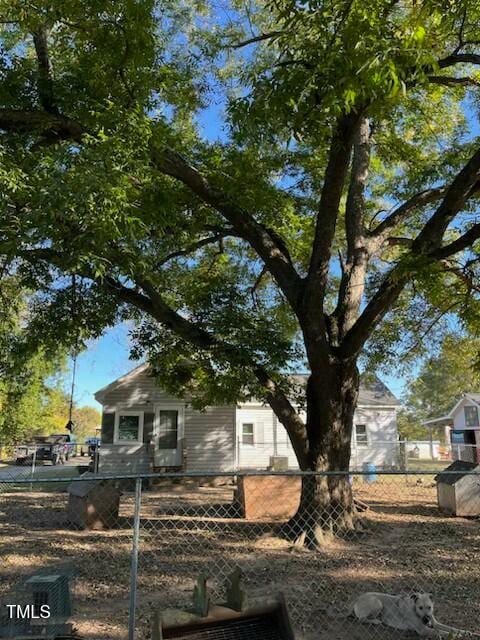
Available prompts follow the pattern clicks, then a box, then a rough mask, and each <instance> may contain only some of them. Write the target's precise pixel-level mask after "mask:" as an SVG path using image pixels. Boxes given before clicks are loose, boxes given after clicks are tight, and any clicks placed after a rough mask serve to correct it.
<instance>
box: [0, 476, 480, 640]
mask: <svg viewBox="0 0 480 640" xmlns="http://www.w3.org/2000/svg"><path fill="white" fill-rule="evenodd" d="M354 490H355V495H356V496H357V497H358V498H361V499H362V500H364V501H366V502H367V503H368V504H369V506H370V509H369V510H368V511H367V512H365V513H364V514H363V517H364V524H365V532H364V533H362V534H359V535H358V536H355V537H354V538H353V539H348V540H331V541H328V542H326V544H325V546H324V547H323V548H322V549H320V550H318V551H306V550H299V549H296V548H292V546H291V545H290V544H289V543H287V542H286V541H285V540H282V539H280V538H279V537H277V536H276V530H277V528H278V523H275V522H265V521H262V520H257V521H245V520H243V519H241V518H239V517H238V513H236V512H235V510H234V509H232V506H231V505H232V500H233V487H231V486H223V487H208V486H205V487H198V486H197V485H195V484H193V483H190V484H172V483H167V482H166V481H163V484H161V485H160V486H156V487H155V488H153V489H149V490H147V491H144V492H143V496H142V510H141V518H142V519H141V540H140V552H139V573H138V617H137V624H138V637H139V638H148V637H149V635H150V632H149V629H150V620H151V616H152V613H153V611H154V610H155V609H156V608H160V609H162V608H166V607H172V606H174V607H188V605H189V602H190V599H191V592H192V589H193V584H194V581H195V579H196V577H197V576H198V574H199V573H200V572H205V573H207V574H208V575H209V576H210V580H209V584H210V586H211V589H212V597H213V598H214V600H216V601H221V600H222V597H223V587H224V581H225V577H226V575H227V574H228V573H229V572H230V571H231V570H232V569H233V568H234V567H235V566H237V565H238V566H240V567H241V568H242V571H243V574H244V582H245V585H246V589H247V591H248V593H249V594H252V595H254V596H258V595H262V594H271V593H273V592H277V591H282V592H283V593H284V594H285V596H286V598H287V601H288V604H289V609H290V613H291V617H292V621H293V623H294V625H295V627H296V628H297V630H298V631H300V632H304V633H305V635H306V637H308V638H317V639H322V640H323V639H325V640H327V639H328V640H347V639H348V640H369V639H370V638H382V639H385V640H393V639H398V638H408V637H411V636H408V635H407V634H403V635H402V634H401V633H396V632H389V631H388V630H386V629H384V628H379V627H370V626H362V625H359V624H358V623H356V622H354V621H350V620H345V619H341V620H335V618H334V617H332V610H334V609H337V608H338V609H340V610H343V608H344V603H346V602H348V601H349V600H350V599H351V598H352V597H354V596H356V595H358V594H360V593H362V592H364V591H373V590H374V591H385V592H389V593H409V592H411V591H414V590H419V591H428V592H431V593H432V594H433V595H434V599H435V602H436V607H437V610H438V611H439V616H438V617H439V618H440V620H441V621H442V622H444V623H446V624H450V625H452V626H455V627H460V628H463V629H468V630H470V631H477V632H478V631H479V629H480V520H478V519H477V520H475V519H471V520H467V519H463V518H450V517H446V516H444V515H442V514H440V513H439V511H438V509H437V506H436V489H435V487H434V486H433V484H432V480H431V478H428V477H426V478H424V479H423V481H422V482H421V484H417V482H416V480H415V479H410V480H409V481H407V480H406V479H405V478H400V477H383V478H381V479H379V480H378V482H375V483H372V484H367V483H365V482H363V481H362V480H358V481H355V483H354ZM272 499H280V498H279V497H276V498H275V497H272ZM66 505H67V495H66V494H65V493H62V492H48V491H44V492H31V493H28V492H15V493H2V494H0V538H1V539H0V544H1V558H2V562H1V564H0V599H1V601H2V602H4V601H5V602H6V601H9V602H12V597H15V595H14V592H13V591H12V590H14V589H17V593H18V589H19V587H20V586H21V584H22V583H23V581H24V580H25V578H26V577H27V576H29V575H31V574H32V573H34V572H35V571H37V570H45V569H55V568H56V567H57V566H58V565H62V567H65V568H66V569H68V570H69V571H71V572H72V595H73V605H74V623H75V626H76V627H77V629H78V630H79V632H80V633H81V634H82V635H83V636H85V637H86V638H92V639H98V640H107V639H109V640H116V639H119V640H120V639H123V638H125V637H126V630H127V624H128V599H129V587H130V551H131V544H132V529H131V525H132V516H133V495H132V494H131V493H125V494H124V495H123V496H122V501H121V513H120V520H119V523H118V525H117V527H116V528H115V529H111V530H109V531H100V532H98V531H79V530H75V529H73V528H72V526H71V525H70V524H69V522H68V518H67V509H66ZM12 594H13V595H12Z"/></svg>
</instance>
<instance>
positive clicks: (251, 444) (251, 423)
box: [240, 420, 256, 447]
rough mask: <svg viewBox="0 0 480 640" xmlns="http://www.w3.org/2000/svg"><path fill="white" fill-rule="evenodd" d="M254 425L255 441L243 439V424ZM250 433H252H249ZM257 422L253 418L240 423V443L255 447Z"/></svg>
mask: <svg viewBox="0 0 480 640" xmlns="http://www.w3.org/2000/svg"><path fill="white" fill-rule="evenodd" d="M246 424H248V425H252V439H253V442H252V443H247V442H244V441H243V426H244V425H246ZM249 435H250V434H249ZM255 440H256V437H255V422H253V420H252V421H251V422H247V421H246V420H245V421H243V420H242V422H241V424H240V444H241V445H242V447H254V446H255Z"/></svg>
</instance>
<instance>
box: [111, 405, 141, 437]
mask: <svg viewBox="0 0 480 640" xmlns="http://www.w3.org/2000/svg"><path fill="white" fill-rule="evenodd" d="M142 418H143V414H142V413H129V412H125V413H121V412H120V413H119V414H118V419H117V428H116V437H115V440H116V442H141V440H142V435H143V434H142V430H143V419H142Z"/></svg>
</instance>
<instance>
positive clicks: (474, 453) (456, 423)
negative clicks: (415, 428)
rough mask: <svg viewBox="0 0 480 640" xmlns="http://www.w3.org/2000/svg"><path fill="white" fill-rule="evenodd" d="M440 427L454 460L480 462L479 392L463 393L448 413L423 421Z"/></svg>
mask: <svg viewBox="0 0 480 640" xmlns="http://www.w3.org/2000/svg"><path fill="white" fill-rule="evenodd" d="M423 424H424V425H425V426H426V427H428V428H429V429H431V430H432V429H438V428H442V427H443V429H444V430H445V439H446V441H447V442H448V443H449V444H450V445H451V451H452V457H453V459H454V460H465V461H467V462H472V463H473V462H480V393H464V394H463V395H462V397H461V398H460V399H459V400H458V402H457V403H456V404H455V405H454V406H453V407H452V408H451V410H450V411H449V413H447V414H446V415H444V416H440V417H439V418H431V419H430V420H425V422H424V423H423Z"/></svg>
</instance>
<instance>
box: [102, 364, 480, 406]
mask: <svg viewBox="0 0 480 640" xmlns="http://www.w3.org/2000/svg"><path fill="white" fill-rule="evenodd" d="M148 369H149V365H148V364H147V363H143V364H141V365H139V366H138V367H135V368H134V369H132V370H131V371H129V372H128V373H126V374H125V375H123V376H121V377H120V378H118V379H117V380H114V381H113V382H111V383H110V384H108V385H106V386H105V387H102V388H101V389H99V390H98V391H97V392H96V393H95V399H96V400H98V401H99V402H100V403H101V402H102V400H103V398H104V397H105V396H106V395H107V394H108V393H109V392H111V391H114V390H116V389H118V388H119V387H121V386H122V385H124V384H125V383H126V382H128V381H130V380H133V379H134V378H135V377H136V376H137V375H141V374H142V373H144V372H148ZM290 377H291V378H292V379H293V381H294V382H296V383H297V384H299V385H302V386H305V385H306V384H307V380H308V377H309V374H308V373H297V374H293V375H291V376H290ZM479 402H480V394H479ZM358 405H359V406H362V407H398V406H399V405H400V401H399V399H398V398H397V397H396V396H394V395H393V393H392V392H391V391H390V389H389V388H388V387H387V386H386V385H385V384H383V382H382V381H381V380H380V379H379V378H377V377H376V376H371V375H370V376H368V378H367V377H362V378H361V381H360V390H359V395H358Z"/></svg>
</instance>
